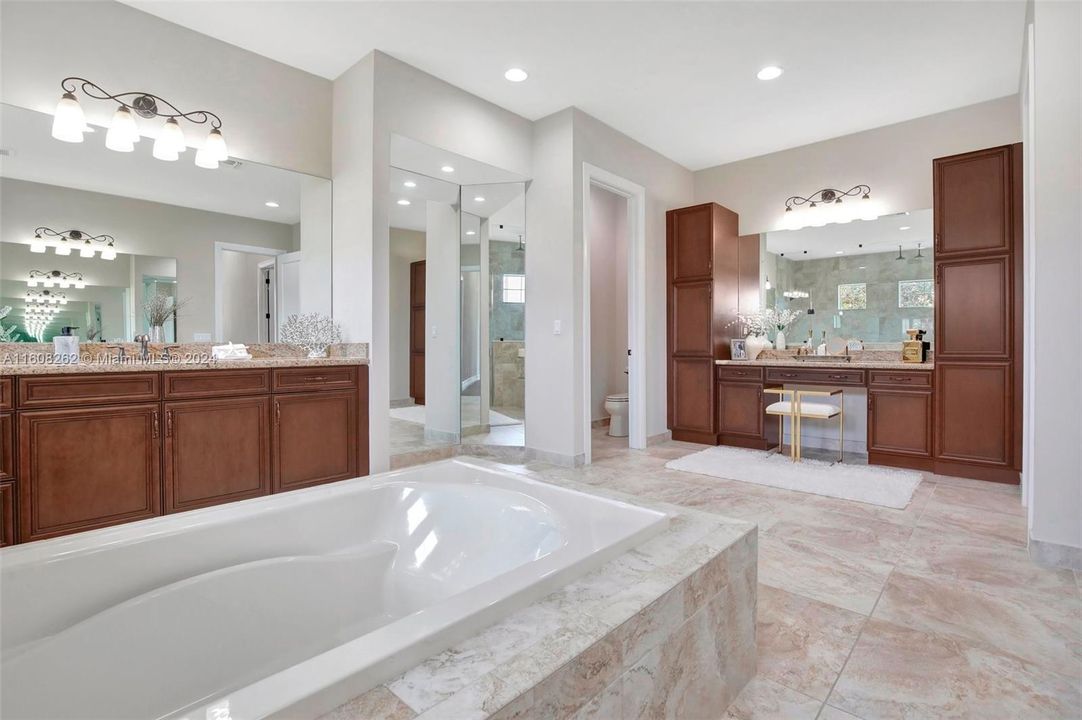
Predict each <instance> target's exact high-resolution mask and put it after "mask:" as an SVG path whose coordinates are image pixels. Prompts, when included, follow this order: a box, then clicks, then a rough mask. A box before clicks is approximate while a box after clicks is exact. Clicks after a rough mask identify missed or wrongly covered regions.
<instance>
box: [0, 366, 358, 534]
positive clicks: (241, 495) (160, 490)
mask: <svg viewBox="0 0 1082 720" xmlns="http://www.w3.org/2000/svg"><path fill="white" fill-rule="evenodd" d="M14 380H15V381H14V382H13V378H10V377H7V378H0V391H2V392H0V407H2V409H3V412H0V481H2V482H0V545H10V544H13V543H15V542H29V541H32V540H43V539H46V538H51V537H58V536H61V535H68V534H71V533H75V532H81V531H84V530H91V529H95V528H103V527H108V526H111V525H119V524H123V523H128V522H132V521H135V520H143V519H147V518H152V517H156V516H159V515H163V514H167V513H174V512H181V511H185V510H193V509H196V508H201V507H208V506H211V505H220V504H223V503H228V502H234V501H237V500H244V499H248V498H254V497H258V496H260V495H266V494H268V493H272V492H283V491H287V490H293V489H296V488H300V487H307V486H310V485H316V484H320V483H325V482H333V481H335V480H343V479H347V478H353V477H357V476H360V475H367V474H368V367H367V366H364V365H332V366H318V367H313V366H304V367H292V368H282V369H273V370H265V369H257V368H252V369H240V370H238V369H228V370H217V369H210V370H171V371H170V370H165V371H147V372H125V373H115V374H102V373H97V374H89V373H88V374H72V375H66V374H62V375H28V376H22V377H18V378H14ZM15 390H17V392H15ZM180 398H183V399H180Z"/></svg>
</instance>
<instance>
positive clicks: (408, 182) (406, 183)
mask: <svg viewBox="0 0 1082 720" xmlns="http://www.w3.org/2000/svg"><path fill="white" fill-rule="evenodd" d="M402 186H403V187H408V188H415V187H417V183H415V182H413V181H412V180H407V181H406V182H404V183H402Z"/></svg>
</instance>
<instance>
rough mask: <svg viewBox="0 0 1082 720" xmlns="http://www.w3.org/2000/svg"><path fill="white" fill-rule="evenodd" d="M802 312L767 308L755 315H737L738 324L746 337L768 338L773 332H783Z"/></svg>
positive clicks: (754, 313)
mask: <svg viewBox="0 0 1082 720" xmlns="http://www.w3.org/2000/svg"><path fill="white" fill-rule="evenodd" d="M800 315H801V311H800V310H790V309H789V308H783V309H781V310H778V309H776V308H767V309H766V310H759V311H756V312H753V313H737V314H736V322H737V323H739V324H740V328H741V332H743V333H744V335H754V336H757V337H759V336H764V337H765V336H767V335H769V334H770V333H771V332H772V331H773V332H777V331H783V330H785V328H787V327H789V326H790V325H792V324H793V322H794V321H796V319H797V318H798V317H800ZM730 324H733V323H730Z"/></svg>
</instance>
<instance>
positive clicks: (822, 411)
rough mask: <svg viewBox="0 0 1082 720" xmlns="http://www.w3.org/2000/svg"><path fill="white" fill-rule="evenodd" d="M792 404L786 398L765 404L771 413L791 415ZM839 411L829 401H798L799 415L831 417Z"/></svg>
mask: <svg viewBox="0 0 1082 720" xmlns="http://www.w3.org/2000/svg"><path fill="white" fill-rule="evenodd" d="M793 405H794V403H791V402H789V401H788V400H782V401H779V402H775V403H770V404H769V405H767V406H766V411H767V412H768V413H770V414H771V415H791V414H793V408H792V406H793ZM839 412H841V411H840V410H839V409H838V406H837V405H831V404H830V403H817V402H802V403H800V417H815V418H832V417H834V416H835V415H837V414H838V413H839Z"/></svg>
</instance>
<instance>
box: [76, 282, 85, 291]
mask: <svg viewBox="0 0 1082 720" xmlns="http://www.w3.org/2000/svg"><path fill="white" fill-rule="evenodd" d="M84 288H86V280H76V281H75V289H76V290H83V289H84Z"/></svg>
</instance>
